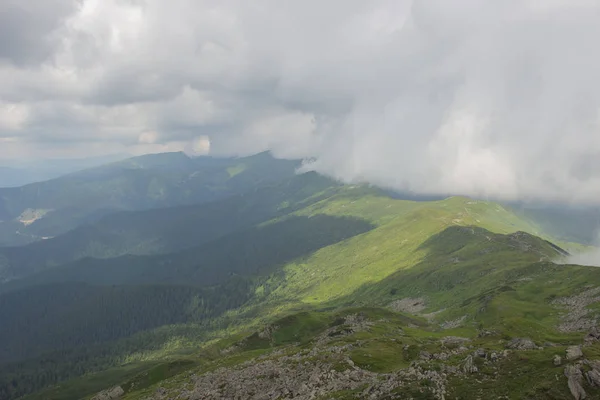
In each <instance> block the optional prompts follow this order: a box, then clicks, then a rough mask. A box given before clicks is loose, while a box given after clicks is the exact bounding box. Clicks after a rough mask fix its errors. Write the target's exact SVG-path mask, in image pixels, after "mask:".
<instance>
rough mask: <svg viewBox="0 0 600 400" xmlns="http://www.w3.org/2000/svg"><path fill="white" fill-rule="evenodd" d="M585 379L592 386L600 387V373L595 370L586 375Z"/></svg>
mask: <svg viewBox="0 0 600 400" xmlns="http://www.w3.org/2000/svg"><path fill="white" fill-rule="evenodd" d="M585 377H586V379H587V381H588V383H589V384H590V385H591V386H596V387H600V371H598V370H597V369H593V370H591V371H589V372H588V373H587V374H585Z"/></svg>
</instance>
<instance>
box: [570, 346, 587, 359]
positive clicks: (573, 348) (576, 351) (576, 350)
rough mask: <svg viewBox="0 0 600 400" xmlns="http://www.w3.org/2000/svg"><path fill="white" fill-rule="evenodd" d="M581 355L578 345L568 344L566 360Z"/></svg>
mask: <svg viewBox="0 0 600 400" xmlns="http://www.w3.org/2000/svg"><path fill="white" fill-rule="evenodd" d="M581 357H583V353H582V351H581V347H580V346H569V347H567V360H569V361H573V360H577V359H578V358H581Z"/></svg>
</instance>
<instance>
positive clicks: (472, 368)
mask: <svg viewBox="0 0 600 400" xmlns="http://www.w3.org/2000/svg"><path fill="white" fill-rule="evenodd" d="M462 369H463V371H464V373H465V374H473V373H475V372H477V371H479V369H478V368H477V366H476V365H475V363H474V362H473V356H472V355H469V356H467V358H465V363H464V364H463V367H462Z"/></svg>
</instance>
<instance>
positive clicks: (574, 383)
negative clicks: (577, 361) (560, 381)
mask: <svg viewBox="0 0 600 400" xmlns="http://www.w3.org/2000/svg"><path fill="white" fill-rule="evenodd" d="M565 376H566V377H567V380H568V381H567V384H568V385H569V390H570V391H571V394H572V395H573V397H574V398H575V400H583V399H585V398H587V394H586V393H585V390H583V386H581V380H582V378H583V375H582V373H581V369H580V368H579V367H578V366H574V365H567V367H566V368H565Z"/></svg>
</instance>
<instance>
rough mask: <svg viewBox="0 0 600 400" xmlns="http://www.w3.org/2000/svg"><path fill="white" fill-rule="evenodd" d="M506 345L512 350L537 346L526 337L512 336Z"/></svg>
mask: <svg viewBox="0 0 600 400" xmlns="http://www.w3.org/2000/svg"><path fill="white" fill-rule="evenodd" d="M506 347H508V348H509V349H513V350H535V349H537V348H538V347H537V346H536V345H535V343H534V342H533V340H531V339H528V338H514V339H513V340H511V341H510V342H509V343H508V345H506Z"/></svg>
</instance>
